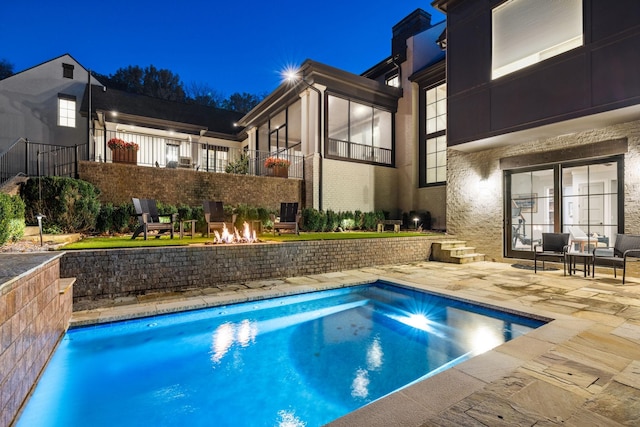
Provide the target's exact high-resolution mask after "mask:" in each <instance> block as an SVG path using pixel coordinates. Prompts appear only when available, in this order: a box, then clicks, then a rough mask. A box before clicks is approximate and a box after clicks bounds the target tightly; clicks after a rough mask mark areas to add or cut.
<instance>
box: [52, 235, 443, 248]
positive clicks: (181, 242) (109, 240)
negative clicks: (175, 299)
mask: <svg viewBox="0 0 640 427" xmlns="http://www.w3.org/2000/svg"><path fill="white" fill-rule="evenodd" d="M439 235H440V234H439V233H435V232H434V233H424V232H423V233H415V232H401V233H391V232H386V233H376V232H360V231H350V232H345V233H300V235H295V234H294V233H283V234H282V235H280V236H278V235H275V236H274V235H272V234H271V233H265V234H261V235H260V236H258V239H259V240H260V241H262V242H299V241H310V240H342V239H385V238H390V237H425V236H439ZM212 241H213V238H212V237H198V236H196V237H194V238H193V239H192V238H191V237H185V238H183V239H180V238H177V237H175V238H173V239H171V238H170V237H169V236H162V237H161V238H159V239H156V238H155V237H150V238H149V239H148V240H143V239H142V238H140V237H139V238H137V239H135V240H131V236H130V235H129V236H126V235H125V236H115V237H86V238H84V239H82V240H80V241H78V242H75V243H70V244H68V245H65V246H63V247H61V248H60V249H61V250H65V251H66V250H82V249H116V248H142V247H154V246H187V245H195V244H204V243H211V242H212Z"/></svg>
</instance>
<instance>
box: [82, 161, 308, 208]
mask: <svg viewBox="0 0 640 427" xmlns="http://www.w3.org/2000/svg"><path fill="white" fill-rule="evenodd" d="M78 169H79V175H80V179H82V180H84V181H88V182H90V183H92V184H93V185H95V186H96V187H98V188H99V189H100V192H101V195H100V200H101V201H102V202H103V203H108V202H111V203H113V204H118V205H119V204H122V203H126V202H129V203H130V202H131V198H132V197H139V198H147V199H156V200H158V201H160V202H162V203H169V204H173V205H177V204H181V203H182V204H185V205H189V206H200V205H202V201H203V200H222V201H223V202H224V203H225V204H229V205H238V204H247V205H250V206H260V207H264V208H268V209H279V208H280V203H281V202H300V203H301V202H302V181H301V180H297V179H286V178H274V177H260V176H249V175H235V174H227V173H207V172H196V171H194V170H192V169H166V168H152V167H144V166H134V165H127V164H122V163H98V162H80V165H79V168H78Z"/></svg>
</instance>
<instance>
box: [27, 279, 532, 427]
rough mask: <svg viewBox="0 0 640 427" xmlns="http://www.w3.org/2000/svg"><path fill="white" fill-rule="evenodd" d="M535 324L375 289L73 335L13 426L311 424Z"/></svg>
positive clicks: (97, 328) (384, 288) (126, 324)
mask: <svg viewBox="0 0 640 427" xmlns="http://www.w3.org/2000/svg"><path fill="white" fill-rule="evenodd" d="M542 323H543V322H540V321H536V320H532V319H528V318H524V317H519V316H514V315H509V314H505V313H501V312H497V311H493V310H490V309H486V308H481V307H478V306H474V305H471V304H468V303H463V302H458V301H454V300H450V299H446V298H442V297H439V296H435V295H432V294H428V293H424V292H419V291H414V290H410V289H406V288H402V287H397V286H393V285H391V284H388V283H383V282H377V283H374V284H372V285H365V286H358V287H353V288H344V289H338V290H331V291H325V292H318V293H312V294H304V295H298V296H291V297H285V298H275V299H270V300H265V301H260V302H252V303H245V304H237V305H230V306H225V307H216V308H212V309H206V310H198V311H192V312H185V313H179V314H172V315H166V316H157V317H152V318H145V319H139V320H134V321H127V322H119V323H114V324H110V325H104V326H95V327H86V328H78V329H71V330H69V331H68V333H67V334H66V335H65V336H64V338H63V340H62V341H61V343H60V345H59V347H58V349H57V350H56V352H55V353H54V355H53V357H52V359H51V361H50V363H49V365H48V366H47V368H46V370H45V372H44V374H43V375H42V378H41V379H40V381H39V383H38V385H37V387H36V389H35V392H34V394H33V396H32V397H31V399H30V400H29V402H28V404H27V406H26V408H25V410H24V412H23V413H22V415H21V417H20V419H19V421H18V423H17V426H18V427H25V426H29V427H42V426H52V427H53V426H55V427H58V426H60V427H62V426H64V427H73V426H89V425H90V426H93V427H98V426H109V427H111V426H176V425H178V426H179V425H181V426H190V427H191V426H281V427H284V426H287V427H293V426H308V427H311V426H320V425H323V424H325V423H328V422H330V421H332V420H334V419H336V418H338V417H340V416H342V415H345V414H347V413H349V412H351V411H353V410H355V409H357V408H359V407H361V406H363V405H366V404H367V403H369V402H372V401H374V400H376V399H378V398H380V397H382V396H384V395H386V394H388V393H391V392H393V391H395V390H398V389H400V388H402V387H404V386H406V385H407V384H410V383H412V382H414V381H416V380H418V379H421V378H425V377H426V376H429V375H433V374H434V373H437V372H439V371H441V370H443V369H446V368H447V367H450V366H452V365H453V364H455V363H458V362H460V361H463V360H466V359H467V358H469V357H472V356H474V355H476V354H480V353H482V352H484V351H486V350H488V349H490V348H493V347H495V346H497V345H499V344H501V343H503V342H505V341H508V340H509V339H512V338H516V337H518V336H520V335H522V334H525V333H527V332H528V331H530V330H532V329H534V328H536V327H538V326H540V325H541V324H542Z"/></svg>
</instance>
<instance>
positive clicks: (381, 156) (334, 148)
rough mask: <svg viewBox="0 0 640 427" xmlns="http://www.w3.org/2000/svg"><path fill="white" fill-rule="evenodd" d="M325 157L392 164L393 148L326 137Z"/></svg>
mask: <svg viewBox="0 0 640 427" xmlns="http://www.w3.org/2000/svg"><path fill="white" fill-rule="evenodd" d="M327 157H328V158H333V159H345V160H350V161H357V162H362V163H370V164H378V165H385V166H393V150H391V149H388V148H381V147H375V146H372V145H363V144H357V143H355V142H350V141H343V140H340V139H334V138H328V140H327Z"/></svg>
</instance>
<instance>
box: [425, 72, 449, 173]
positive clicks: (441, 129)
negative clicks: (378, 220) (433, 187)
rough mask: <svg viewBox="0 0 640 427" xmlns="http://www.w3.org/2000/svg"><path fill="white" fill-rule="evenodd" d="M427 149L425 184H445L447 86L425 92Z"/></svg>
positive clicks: (443, 85) (439, 86)
mask: <svg viewBox="0 0 640 427" xmlns="http://www.w3.org/2000/svg"><path fill="white" fill-rule="evenodd" d="M425 92H426V93H425V97H424V100H425V101H424V102H425V130H424V132H425V149H424V155H425V156H426V158H425V159H424V165H425V168H424V171H423V173H424V176H423V177H422V179H421V182H422V183H424V184H427V185H429V184H437V183H443V182H445V181H446V180H447V136H446V131H447V85H446V83H443V84H441V85H438V86H435V87H432V88H429V89H426V91H425Z"/></svg>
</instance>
